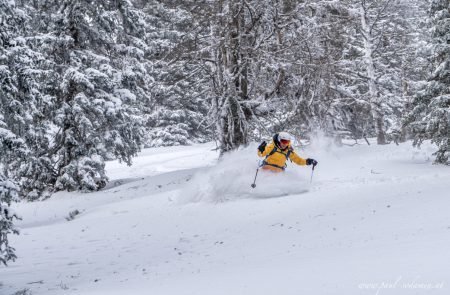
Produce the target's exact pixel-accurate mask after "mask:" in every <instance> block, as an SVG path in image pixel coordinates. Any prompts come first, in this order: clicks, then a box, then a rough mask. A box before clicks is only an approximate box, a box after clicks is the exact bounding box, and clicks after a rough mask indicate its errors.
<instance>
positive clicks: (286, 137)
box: [277, 132, 291, 142]
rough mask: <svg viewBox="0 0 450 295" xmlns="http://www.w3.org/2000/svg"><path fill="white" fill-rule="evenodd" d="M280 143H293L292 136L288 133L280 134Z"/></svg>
mask: <svg viewBox="0 0 450 295" xmlns="http://www.w3.org/2000/svg"><path fill="white" fill-rule="evenodd" d="M277 139H278V141H279V142H281V141H291V135H290V134H289V133H287V132H280V133H278V138H277Z"/></svg>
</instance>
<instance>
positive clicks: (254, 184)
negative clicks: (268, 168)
mask: <svg viewBox="0 0 450 295" xmlns="http://www.w3.org/2000/svg"><path fill="white" fill-rule="evenodd" d="M258 171H259V167H258V169H256V174H255V180H253V183H252V185H251V186H252V188H255V187H256V177H258Z"/></svg>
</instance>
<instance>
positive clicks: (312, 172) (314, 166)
mask: <svg viewBox="0 0 450 295" xmlns="http://www.w3.org/2000/svg"><path fill="white" fill-rule="evenodd" d="M314 168H316V165H313V166H312V170H311V179H310V180H309V183H312V179H313V175H314Z"/></svg>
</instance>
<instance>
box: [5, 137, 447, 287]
mask: <svg viewBox="0 0 450 295" xmlns="http://www.w3.org/2000/svg"><path fill="white" fill-rule="evenodd" d="M214 147H215V146H214V145H213V144H205V145H195V146H191V147H171V148H155V149H147V150H145V151H143V152H142V153H141V154H140V156H139V157H138V158H136V159H135V164H134V165H133V166H131V167H126V166H124V165H121V164H119V163H117V162H111V163H108V165H107V170H108V175H109V176H110V180H111V181H110V183H109V185H108V187H107V188H106V189H104V190H103V191H100V192H95V193H88V194H86V193H84V194H83V193H58V194H56V195H55V196H54V197H53V198H51V199H50V200H47V201H45V202H36V203H20V204H17V205H16V206H15V209H16V210H17V211H18V212H19V213H20V214H21V215H22V217H23V220H22V221H21V222H19V223H18V227H19V228H20V229H21V235H20V236H13V237H11V243H12V245H13V246H14V247H15V248H16V250H17V251H16V252H17V253H16V254H17V255H18V257H19V258H18V260H17V261H16V262H13V263H10V265H9V267H7V268H5V267H1V269H0V294H1V295H9V294H14V292H16V291H20V290H25V289H28V290H29V292H28V293H27V294H34V295H35V294H46V295H47V294H50V295H51V294H151V295H163V294H174V295H175V294H177V295H188V294H192V295H194V294H198V295H203V294H204V295H210V294H213V295H222V294H223V295H230V294H233V295H236V294H242V295H244V294H245V295H248V294H255V295H256V294H257V295H264V294H283V295H286V294H292V295H300V294H314V295H315V294H318V295H322V294H339V295H343V294H345V295H352V294H393V295H398V294H411V295H412V294H450V251H449V245H450V214H449V209H450V193H449V188H450V187H449V184H450V181H449V180H450V168H449V167H445V166H436V165H432V163H431V160H432V159H431V153H432V151H433V148H432V146H431V145H429V144H427V145H425V146H424V147H423V148H422V149H421V150H417V149H413V148H412V147H411V144H410V143H405V144H401V145H400V146H395V145H387V146H377V145H371V146H368V145H362V144H361V145H356V146H353V147H350V146H345V147H341V148H337V147H334V146H332V145H330V144H328V143H327V142H326V141H325V140H321V141H316V142H315V143H313V144H312V145H310V146H308V147H307V148H306V149H304V150H301V149H300V150H299V154H300V155H301V156H304V157H313V158H315V159H317V160H318V161H319V165H318V167H317V168H316V170H315V172H314V176H313V181H312V184H310V176H311V168H310V167H299V166H294V165H293V164H291V163H290V164H289V165H290V166H289V168H288V169H289V170H288V172H286V173H285V174H283V175H275V174H273V173H269V174H267V173H261V172H260V175H259V176H258V179H257V182H256V184H257V187H256V188H255V189H254V190H253V189H252V188H251V187H250V184H251V183H252V182H253V177H254V173H255V166H256V164H257V159H256V155H255V148H256V145H252V146H251V147H250V148H247V149H244V150H241V151H238V152H234V153H233V154H231V155H229V156H227V157H226V158H224V159H223V160H221V161H219V162H218V161H217V156H218V154H217V152H216V151H214V150H213V149H214ZM75 210H78V211H79V212H80V213H79V214H78V215H75V216H74V218H73V219H71V220H67V219H66V218H68V217H69V214H70V213H71V212H74V211H75ZM69 219H70V218H69Z"/></svg>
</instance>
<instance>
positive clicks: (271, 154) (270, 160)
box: [258, 132, 318, 172]
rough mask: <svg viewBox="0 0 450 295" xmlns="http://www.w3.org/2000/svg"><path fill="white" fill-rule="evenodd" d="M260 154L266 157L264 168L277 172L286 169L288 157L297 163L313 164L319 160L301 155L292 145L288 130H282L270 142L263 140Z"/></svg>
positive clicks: (263, 163)
mask: <svg viewBox="0 0 450 295" xmlns="http://www.w3.org/2000/svg"><path fill="white" fill-rule="evenodd" d="M258 156H260V157H266V158H265V159H264V160H263V162H262V166H261V167H262V169H265V170H271V171H276V172H281V171H284V169H285V168H286V161H287V159H289V160H291V162H294V163H295V164H297V165H300V166H305V165H313V167H314V166H316V165H317V164H318V162H317V161H316V160H314V159H310V158H308V159H303V158H301V157H299V156H298V155H297V154H296V153H295V151H294V149H293V148H292V146H291V136H290V135H289V133H287V132H280V133H277V134H275V135H274V136H273V141H272V142H271V143H269V144H267V142H265V141H263V142H262V143H261V144H260V145H259V147H258Z"/></svg>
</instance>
